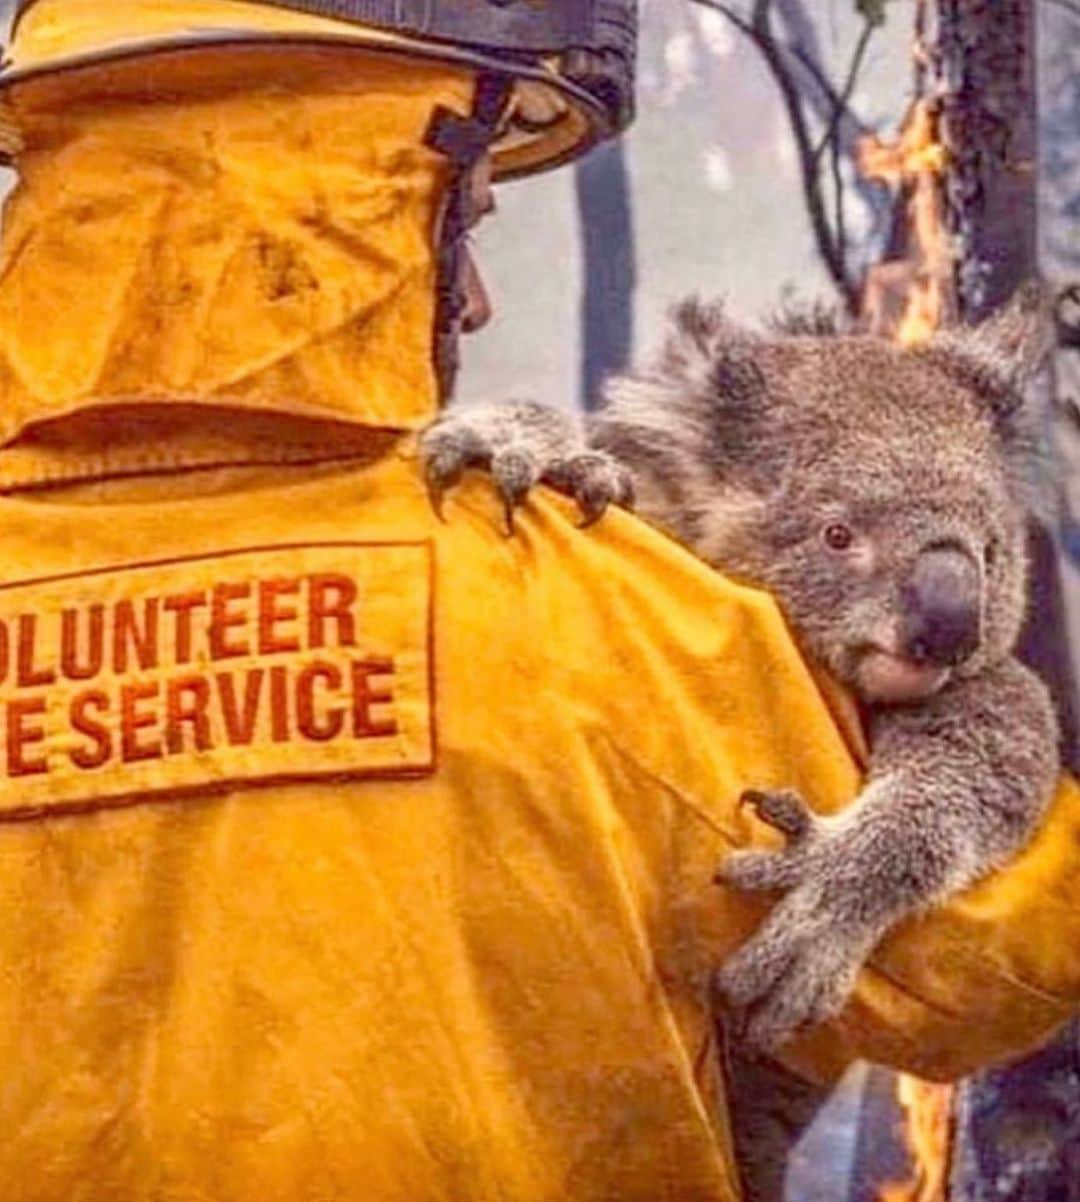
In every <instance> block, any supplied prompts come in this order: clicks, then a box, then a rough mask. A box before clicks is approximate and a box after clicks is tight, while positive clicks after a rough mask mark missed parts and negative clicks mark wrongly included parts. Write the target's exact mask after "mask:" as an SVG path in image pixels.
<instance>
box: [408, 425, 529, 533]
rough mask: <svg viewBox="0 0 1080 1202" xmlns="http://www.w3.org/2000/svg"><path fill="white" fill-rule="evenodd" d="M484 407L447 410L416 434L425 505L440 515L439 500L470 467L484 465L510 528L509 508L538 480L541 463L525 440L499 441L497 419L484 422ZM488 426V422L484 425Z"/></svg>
mask: <svg viewBox="0 0 1080 1202" xmlns="http://www.w3.org/2000/svg"><path fill="white" fill-rule="evenodd" d="M485 413H486V410H483V409H478V410H477V411H476V413H469V412H468V411H464V412H463V413H461V414H453V413H451V414H449V415H448V416H446V417H444V418H442V419H441V420H440V421H438V422H436V423H435V424H434V425H433V426H431V427H429V428H428V429H427V430H426V431H425V432H424V434H423V435H422V436H421V439H420V455H421V458H422V460H423V464H424V479H425V482H426V484H427V490H428V496H429V497H430V498H431V506H432V508H433V509H434V510H435V513H436V514H437V515H438V517H439V518H440V519H442V518H443V501H444V498H445V496H446V494H447V492H449V490H450V489H451V488H453V487H454V486H455V485H456V484H458V483H459V482H460V480H461V477H462V476H463V475H464V474H465V471H466V470H467V469H468V468H471V467H478V468H486V469H487V470H488V471H490V473H491V475H492V478H493V480H494V482H495V487H496V489H497V490H498V493H499V496H500V497H501V498H502V502H503V510H504V513H505V514H506V526H507V532H508V533H510V534H512V533H513V532H514V510H515V509H517V508H518V506H519V505H521V504H522V503H523V502H524V500H525V498H526V497H527V496H528V495H529V491H530V490H531V489H532V488H533V487H534V486H535V485H536V484H537V483H538V482H539V480H540V475H541V472H542V471H543V466H542V464H541V462H540V460H539V459H538V458H537V456H536V455H535V454H534V453H533V452H532V451H531V450H530V449H529V448H528V447H527V446H514V445H501V444H504V443H505V430H504V428H503V424H502V423H493V424H492V423H486V422H485V416H484V415H485ZM489 426H490V428H489Z"/></svg>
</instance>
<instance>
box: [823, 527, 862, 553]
mask: <svg viewBox="0 0 1080 1202" xmlns="http://www.w3.org/2000/svg"><path fill="white" fill-rule="evenodd" d="M823 537H824V539H825V545H826V546H827V547H828V548H829V550H830V551H846V550H848V548H849V547H850V546H851V544H852V543H853V542H854V541H855V535H854V533H853V532H852V530H851V527H850V526H845V525H844V524H843V523H842V522H833V523H832V525H830V526H826V527H825V534H824V536H823Z"/></svg>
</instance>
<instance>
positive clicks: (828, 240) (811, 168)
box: [691, 0, 858, 312]
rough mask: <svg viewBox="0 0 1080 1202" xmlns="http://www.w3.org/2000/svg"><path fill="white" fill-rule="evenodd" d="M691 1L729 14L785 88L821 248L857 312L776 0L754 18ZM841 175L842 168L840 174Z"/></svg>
mask: <svg viewBox="0 0 1080 1202" xmlns="http://www.w3.org/2000/svg"><path fill="white" fill-rule="evenodd" d="M691 3H693V4H697V5H699V6H700V7H702V8H708V9H712V10H713V11H714V12H718V13H720V14H721V15H723V16H724V17H726V18H727V19H728V20H729V21H730V22H731V23H732V24H733V25H734V26H735V27H736V28H737V29H739V30H740V31H741V32H742V33H744V34H745V35H746V36H747V37H748V38H749V39H750V40H751V41H752V42H753V44H754V45H755V47H756V48H757V50H758V52H759V53H760V54H761V56H762V58H763V59H764V60H765V64H766V66H767V67H768V69H769V72H770V74H771V75H772V77H773V80H774V81H775V83H776V86H777V87H778V88H779V90H780V97H781V99H782V101H783V103H784V108H785V110H786V111H787V115H788V122H789V124H790V126H791V132H792V136H793V137H794V139H795V148H796V151H797V152H798V158H799V167H800V174H801V176H802V186H803V198H804V201H805V204H806V210H807V214H808V215H809V218H810V225H811V228H812V229H813V232H814V238H815V240H816V242H817V246H818V251H819V253H820V255H821V258H822V261H823V262H824V264H825V268H826V270H827V271H828V273H829V275H830V276H831V277H832V280H833V283H834V284H835V285H836V287H837V288H838V289H839V291H840V293H841V295H842V296H843V298H844V302H845V304H846V305H847V306H848V308H849V309H850V310H851V311H852V312H854V311H855V309H856V307H857V304H858V288H857V287H856V284H855V281H854V280H853V279H852V278H851V276H850V275H849V273H848V265H847V262H846V261H845V256H844V248H843V247H842V246H841V245H840V244H839V242H838V239H837V237H836V234H835V233H834V231H833V229H832V227H831V226H830V224H829V218H828V215H827V213H826V209H825V200H824V197H823V196H822V192H821V179H820V173H819V171H818V165H819V164H818V157H817V156H816V155H815V148H814V144H813V141H812V139H811V136H810V129H809V126H808V124H807V119H806V113H805V112H804V110H803V101H802V96H801V94H800V91H799V87H798V85H797V84H796V82H795V80H794V78H793V77H792V73H791V70H790V63H789V58H788V55H789V53H790V51H789V50H788V49H787V48H786V47H784V46H782V45H781V43H779V42H778V41H777V40H776V38H775V36H774V34H773V29H772V23H771V19H770V18H771V0H754V6H753V10H752V13H751V15H750V17H749V18H747V17H746V16H745V15H743V14H742V13H740V12H738V11H737V10H736V9H734V8H733V7H732V6H731V5H730V4H727V3H725V2H724V0H691ZM834 141H835V138H834ZM838 175H839V170H838V167H837V168H836V176H837V178H838ZM841 183H842V181H841ZM841 220H842V216H841Z"/></svg>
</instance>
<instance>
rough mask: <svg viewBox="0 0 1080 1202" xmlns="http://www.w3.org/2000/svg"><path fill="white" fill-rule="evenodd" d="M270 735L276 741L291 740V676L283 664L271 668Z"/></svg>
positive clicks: (284, 741)
mask: <svg viewBox="0 0 1080 1202" xmlns="http://www.w3.org/2000/svg"><path fill="white" fill-rule="evenodd" d="M270 735H271V737H272V738H273V740H274V742H275V743H287V742H288V741H289V676H288V672H287V671H286V669H285V668H284V667H281V666H278V667H275V668H271V669H270Z"/></svg>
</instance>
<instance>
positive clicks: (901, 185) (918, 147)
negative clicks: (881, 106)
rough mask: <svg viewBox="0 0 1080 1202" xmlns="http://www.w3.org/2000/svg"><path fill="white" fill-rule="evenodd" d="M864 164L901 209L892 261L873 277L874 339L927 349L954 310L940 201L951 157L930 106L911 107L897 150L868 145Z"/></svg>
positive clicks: (869, 282) (866, 313)
mask: <svg viewBox="0 0 1080 1202" xmlns="http://www.w3.org/2000/svg"><path fill="white" fill-rule="evenodd" d="M858 161H859V170H860V171H862V173H863V174H864V175H866V176H867V177H868V178H869V179H876V180H880V181H881V182H882V183H884V184H886V185H888V186H889V187H890V188H891V189H892V190H893V191H894V193H895V195H896V202H897V203H896V210H895V213H896V216H895V218H894V228H893V232H892V237H891V239H890V246H889V249H888V251H887V257H886V258H885V260H884V261H883V262H881V263H878V264H875V265H874V266H873V267H871V268H870V269H869V271H868V272H867V276H866V283H865V287H864V290H863V299H862V315H863V322H864V324H865V326H866V328H867V329H868V330H870V331H871V332H872V333H875V334H883V335H885V336H886V337H892V338H896V339H897V340H898V341H900V342H902V343H904V344H905V345H910V344H912V343H917V342H922V341H924V340H925V339H927V338H929V337H930V335H931V334H932V333H933V332H934V330H935V329H937V328H938V326H940V325H941V324H942V323H943V322H946V321H949V320H951V319H952V317H953V316H954V314H955V309H956V299H955V286H954V282H953V268H954V263H953V252H952V247H951V245H950V239H949V235H948V230H947V228H946V224H945V203H944V198H943V195H942V177H943V174H944V172H945V168H946V162H947V156H946V152H945V148H944V146H943V145H942V143H941V141H940V139H939V137H938V129H937V115H936V112H935V110H934V107H933V104H932V102H931V101H929V100H926V99H919V100H916V101H915V102H914V104H912V106H911V108H910V109H909V110H908V114H907V117H906V118H905V119H904V122H903V125H902V126H901V129H900V135H899V137H898V138H897V140H896V141H895V142H885V141H883V140H882V139H880V138H878V137H877V136H876V135H870V136H868V137H866V138H864V139H863V140H862V142H861V144H860V146H859V155H858Z"/></svg>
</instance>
